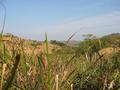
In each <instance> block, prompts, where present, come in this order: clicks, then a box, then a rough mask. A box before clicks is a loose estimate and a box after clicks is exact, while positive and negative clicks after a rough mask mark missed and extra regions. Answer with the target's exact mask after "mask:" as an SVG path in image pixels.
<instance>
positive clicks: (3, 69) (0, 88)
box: [0, 64, 7, 90]
mask: <svg viewBox="0 0 120 90" xmlns="http://www.w3.org/2000/svg"><path fill="white" fill-rule="evenodd" d="M6 66H7V65H6V64H3V68H2V78H1V87H0V90H2V84H3V79H4V74H5V68H6Z"/></svg>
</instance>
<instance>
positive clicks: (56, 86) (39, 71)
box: [0, 34, 120, 90]
mask: <svg viewBox="0 0 120 90" xmlns="http://www.w3.org/2000/svg"><path fill="white" fill-rule="evenodd" d="M3 36H4V35H2V34H1V39H0V51H1V52H0V88H1V90H119V89H120V48H119V41H120V35H119V34H114V35H113V34H112V35H109V36H105V37H102V38H96V37H94V38H93V37H92V38H90V37H91V36H92V35H89V38H87V39H85V40H83V41H81V42H80V43H79V45H78V47H71V46H67V44H63V43H61V42H57V41H51V43H52V44H55V45H58V46H61V49H59V50H57V51H54V52H52V53H49V44H50V43H49V42H48V37H47V35H45V41H44V42H43V43H42V44H41V43H40V45H42V47H41V48H38V49H40V51H39V52H38V53H37V54H36V53H34V50H35V48H36V45H37V44H39V43H37V41H31V42H32V43H30V44H27V43H28V41H27V42H23V41H22V40H18V42H19V44H18V47H15V45H13V49H11V51H10V50H9V49H8V48H7V45H6V43H5V42H6V41H3ZM12 39H14V38H12ZM12 39H11V40H12ZM111 40H112V43H111ZM24 43H26V44H24ZM31 44H32V48H31V47H30V48H31V49H32V53H30V54H28V53H26V52H25V50H24V49H25V45H27V46H28V45H31ZM110 47H112V48H115V49H117V50H116V51H114V52H112V54H111V55H110V56H109V57H107V56H106V54H103V53H100V50H102V49H105V48H110Z"/></svg>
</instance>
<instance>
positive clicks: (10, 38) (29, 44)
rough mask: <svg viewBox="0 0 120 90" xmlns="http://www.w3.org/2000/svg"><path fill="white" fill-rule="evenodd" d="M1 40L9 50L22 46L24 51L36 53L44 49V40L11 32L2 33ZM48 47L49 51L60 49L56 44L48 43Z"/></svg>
mask: <svg viewBox="0 0 120 90" xmlns="http://www.w3.org/2000/svg"><path fill="white" fill-rule="evenodd" d="M2 41H3V43H4V44H5V48H7V49H8V50H9V51H10V52H11V51H13V50H16V49H22V48H24V52H25V53H26V54H29V55H30V54H32V52H33V50H34V54H38V53H39V52H40V51H41V50H43V49H46V46H45V43H44V41H37V40H29V39H24V38H21V37H18V36H14V35H12V34H6V35H2ZM48 49H49V53H52V52H53V51H56V50H59V49H61V47H60V46H59V45H57V44H56V45H55V44H51V43H49V44H48Z"/></svg>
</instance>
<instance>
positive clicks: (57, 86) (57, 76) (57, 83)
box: [55, 74, 59, 90]
mask: <svg viewBox="0 0 120 90" xmlns="http://www.w3.org/2000/svg"><path fill="white" fill-rule="evenodd" d="M55 83H56V89H55V90H58V88H59V75H58V74H57V75H56V77H55Z"/></svg>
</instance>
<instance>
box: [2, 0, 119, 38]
mask: <svg viewBox="0 0 120 90" xmlns="http://www.w3.org/2000/svg"><path fill="white" fill-rule="evenodd" d="M3 3H4V4H5V6H6V8H7V18H6V27H5V31H4V32H5V33H7V32H9V33H13V34H15V35H19V36H21V37H24V38H30V39H37V40H43V39H44V33H45V32H47V33H48V37H49V39H57V40H66V39H67V38H69V36H70V35H71V34H72V33H74V32H77V34H76V36H75V37H74V38H73V39H75V40H80V39H81V35H82V34H87V33H93V34H95V35H97V36H102V35H105V34H109V33H113V32H120V0H3ZM3 14H4V11H3V8H2V7H0V25H2V18H3Z"/></svg>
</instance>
